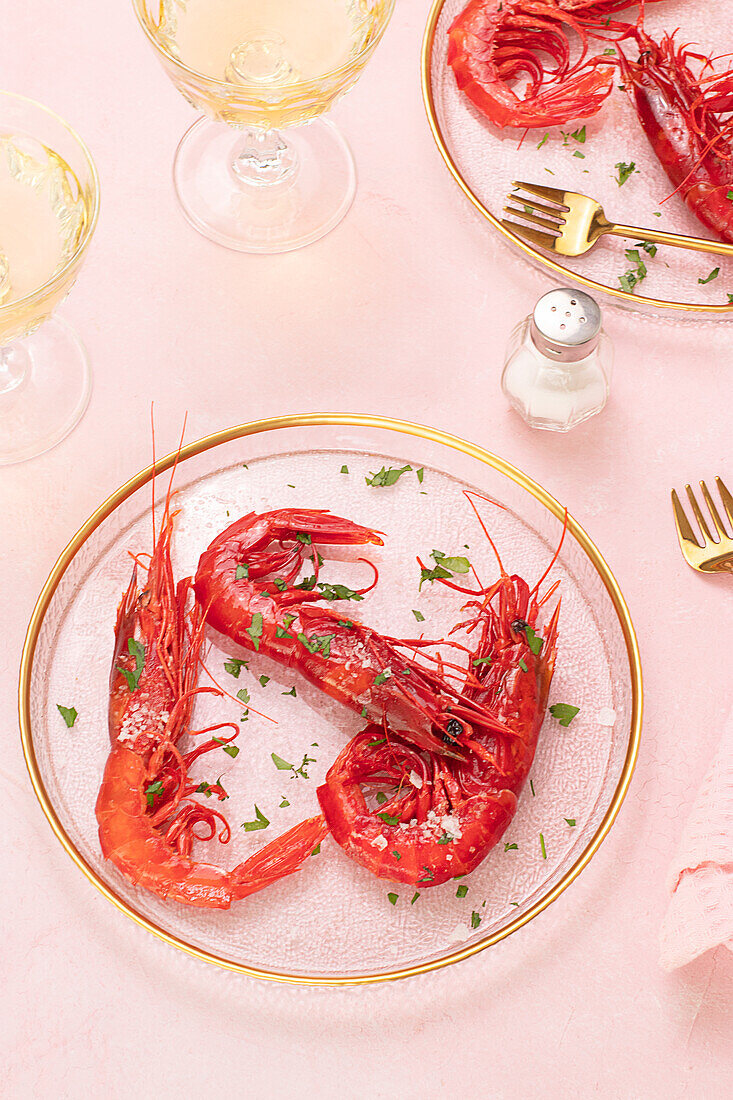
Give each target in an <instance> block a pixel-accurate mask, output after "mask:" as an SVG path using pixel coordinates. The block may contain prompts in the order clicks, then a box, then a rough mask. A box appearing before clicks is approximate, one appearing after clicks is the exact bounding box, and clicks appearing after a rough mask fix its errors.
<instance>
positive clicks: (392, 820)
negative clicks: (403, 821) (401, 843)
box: [377, 812, 400, 825]
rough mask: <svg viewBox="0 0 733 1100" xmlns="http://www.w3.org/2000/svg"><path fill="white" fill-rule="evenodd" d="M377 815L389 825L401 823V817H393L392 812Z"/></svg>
mask: <svg viewBox="0 0 733 1100" xmlns="http://www.w3.org/2000/svg"><path fill="white" fill-rule="evenodd" d="M377 817H381V819H382V821H384V822H385V824H387V825H399V823H400V819H399V818H398V817H393V815H392V814H388V813H386V812H385V813H379V814H377Z"/></svg>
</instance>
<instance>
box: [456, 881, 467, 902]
mask: <svg viewBox="0 0 733 1100" xmlns="http://www.w3.org/2000/svg"><path fill="white" fill-rule="evenodd" d="M467 893H468V887H467V886H466V884H465V882H462V883H461V885H460V886H459V887H458V889H457V890H456V897H457V898H465V896H466V894H467Z"/></svg>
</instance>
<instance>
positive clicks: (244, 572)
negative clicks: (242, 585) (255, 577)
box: [234, 565, 249, 581]
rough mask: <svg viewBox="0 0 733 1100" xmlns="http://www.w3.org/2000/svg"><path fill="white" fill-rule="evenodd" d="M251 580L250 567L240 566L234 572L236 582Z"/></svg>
mask: <svg viewBox="0 0 733 1100" xmlns="http://www.w3.org/2000/svg"><path fill="white" fill-rule="evenodd" d="M248 578H249V566H248V565H238V566H237V568H236V570H235V572H234V579H235V581H242V580H247V579H248Z"/></svg>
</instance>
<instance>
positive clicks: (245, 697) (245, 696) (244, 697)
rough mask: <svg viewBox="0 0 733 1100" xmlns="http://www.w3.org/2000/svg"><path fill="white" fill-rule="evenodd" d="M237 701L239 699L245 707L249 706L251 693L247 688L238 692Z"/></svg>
mask: <svg viewBox="0 0 733 1100" xmlns="http://www.w3.org/2000/svg"><path fill="white" fill-rule="evenodd" d="M237 699H239V701H240V703H244V705H245V707H246V706H247V705H248V703H249V692H248V691H247V689H246V688H240V689H239V691H238V692H237Z"/></svg>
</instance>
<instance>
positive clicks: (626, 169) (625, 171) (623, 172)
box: [614, 160, 636, 187]
mask: <svg viewBox="0 0 733 1100" xmlns="http://www.w3.org/2000/svg"><path fill="white" fill-rule="evenodd" d="M614 167H616V168H618V175H617V176H616V183H617V184H618V185H619V187H622V186H623V185H624V184H625V183H626V181H627V179H628V178H629V176H630V175H631V174H632V172H635V171H636V165H635V164H634V162H633V160H632V161H631V163H630V164H625V163H624V161H622V160H621V161H619V162H618V164H616V165H615V166H614Z"/></svg>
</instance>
